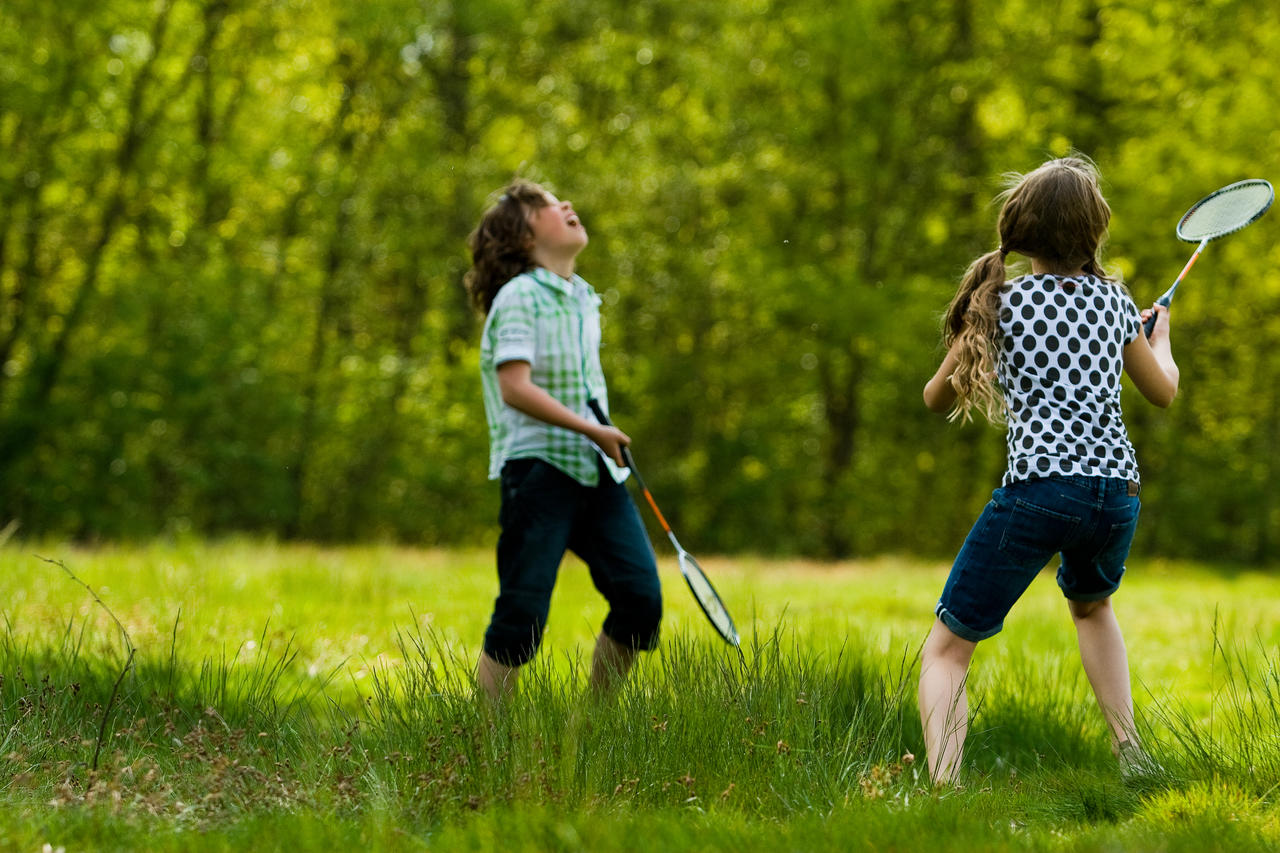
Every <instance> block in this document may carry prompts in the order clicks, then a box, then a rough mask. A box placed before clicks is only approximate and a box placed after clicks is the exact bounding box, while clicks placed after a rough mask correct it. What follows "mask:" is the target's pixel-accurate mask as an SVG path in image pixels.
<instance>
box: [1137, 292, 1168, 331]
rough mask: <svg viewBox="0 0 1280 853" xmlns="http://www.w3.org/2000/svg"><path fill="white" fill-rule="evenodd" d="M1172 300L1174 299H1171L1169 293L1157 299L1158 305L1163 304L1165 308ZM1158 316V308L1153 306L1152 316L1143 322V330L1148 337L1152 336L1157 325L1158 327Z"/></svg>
mask: <svg viewBox="0 0 1280 853" xmlns="http://www.w3.org/2000/svg"><path fill="white" fill-rule="evenodd" d="M1171 301H1172V300H1171V299H1169V297H1168V295H1167V294H1166V295H1165V296H1161V297H1160V298H1159V299H1157V300H1156V305H1161V306H1163V307H1165V308H1168V307H1169V303H1170V302H1171ZM1157 316H1158V315H1157V314H1156V310H1155V308H1152V309H1151V316H1150V317H1148V318H1147V322H1145V323H1143V324H1142V331H1143V332H1145V333H1146V335H1147V337H1148V338H1149V337H1151V332H1152V331H1153V330H1154V329H1155V327H1156V317H1157Z"/></svg>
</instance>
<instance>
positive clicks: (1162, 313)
mask: <svg viewBox="0 0 1280 853" xmlns="http://www.w3.org/2000/svg"><path fill="white" fill-rule="evenodd" d="M1141 316H1142V327H1143V329H1144V330H1147V341H1148V342H1149V343H1150V344H1151V345H1152V346H1153V347H1154V346H1155V345H1156V344H1157V343H1159V342H1160V341H1167V340H1168V339H1169V307H1168V306H1167V305H1161V304H1160V303H1158V302H1157V303H1156V304H1155V305H1153V306H1151V307H1150V308H1146V309H1143V311H1142V315H1141ZM1152 318H1155V319H1152Z"/></svg>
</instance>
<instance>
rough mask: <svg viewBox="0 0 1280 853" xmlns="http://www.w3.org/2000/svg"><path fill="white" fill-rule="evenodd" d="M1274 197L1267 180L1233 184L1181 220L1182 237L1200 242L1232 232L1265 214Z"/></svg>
mask: <svg viewBox="0 0 1280 853" xmlns="http://www.w3.org/2000/svg"><path fill="white" fill-rule="evenodd" d="M1274 197H1275V194H1274V191H1273V190H1272V188H1271V185H1270V184H1268V183H1266V182H1265V181H1259V182H1257V183H1254V182H1249V183H1246V184H1242V185H1240V186H1237V187H1229V188H1227V189H1225V190H1223V191H1221V192H1219V193H1217V194H1215V195H1213V196H1210V197H1209V198H1207V199H1205V201H1204V202H1203V203H1202V204H1200V205H1198V206H1196V207H1195V208H1193V209H1191V210H1189V211H1188V212H1187V215H1186V216H1184V217H1183V218H1182V222H1180V223H1178V236H1179V237H1181V238H1182V239H1183V240H1191V241H1196V240H1204V239H1206V238H1210V239H1211V238H1214V237H1221V236H1223V235H1225V234H1230V233H1231V232H1232V231H1237V230H1239V229H1241V228H1243V227H1244V226H1246V225H1248V224H1249V223H1250V222H1252V221H1253V220H1255V219H1257V218H1258V217H1259V216H1261V215H1262V214H1263V212H1265V211H1266V209H1267V208H1268V207H1270V206H1271V201H1272V199H1273V198H1274Z"/></svg>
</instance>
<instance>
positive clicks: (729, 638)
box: [587, 400, 742, 648]
mask: <svg viewBox="0 0 1280 853" xmlns="http://www.w3.org/2000/svg"><path fill="white" fill-rule="evenodd" d="M587 405H588V406H590V408H591V411H592V412H593V413H594V414H595V416H596V420H598V421H600V423H601V424H603V425H605V426H613V423H612V422H611V421H610V420H609V416H608V415H606V414H605V413H604V409H603V408H602V407H601V406H600V402H599V401H598V400H588V401H587ZM622 460H623V461H624V462H626V463H627V468H629V469H630V471H631V474H632V476H634V477H635V478H636V485H637V486H639V487H640V493H641V494H643V495H644V499H645V501H646V502H647V503H648V504H649V509H651V510H653V515H654V517H655V518H657V519H658V524H660V525H662V530H663V532H664V533H666V534H667V539H669V540H671V546H672V547H673V548H675V551H676V561H677V562H678V563H679V565H680V575H681V577H683V578H684V582H685V583H686V584H687V585H688V586H689V592H691V593H693V600H694V601H696V602H698V607H699V608H701V609H702V615H703V616H706V617H707V621H708V622H710V623H711V626H712V627H713V628H715V629H716V633H718V634H719V635H720V637H721V638H722V639H723V640H724V641H725V642H726V643H728V644H729V645H731V646H733V647H734V648H738V647H739V645H740V643H741V642H742V640H741V637H740V636H739V635H738V629H737V627H735V625H734V624H733V617H732V616H730V615H729V609H728V608H727V607H725V606H724V601H723V600H721V598H720V593H718V592H716V588H715V585H714V584H712V583H711V579H710V578H708V577H707V573H706V572H704V571H703V570H702V567H701V566H700V565H698V561H697V560H696V559H694V557H693V555H692V554H690V553H689V552H688V551H686V550H685V549H684V546H682V545H681V544H680V540H679V539H677V538H676V534H675V532H674V531H673V530H672V529H671V525H670V524H668V523H667V518H666V516H664V515H663V514H662V510H661V509H659V508H658V502H657V501H656V500H654V499H653V493H652V492H650V491H649V487H648V486H646V485H645V483H644V478H643V477H641V476H640V469H639V468H637V467H636V461H635V458H634V457H632V455H631V448H629V447H623V448H622ZM700 584H701V585H703V586H704V587H705V595H706V596H707V597H709V598H710V602H708V601H704V600H703V596H704V592H703V591H701V590H699V588H698V587H699V585H700ZM713 610H717V611H719V613H721V614H723V615H724V623H725V624H723V625H722V624H721V623H720V621H719V620H718V619H717V618H716V616H715V614H713V613H712V611H713Z"/></svg>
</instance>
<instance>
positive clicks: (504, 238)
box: [462, 178, 547, 315]
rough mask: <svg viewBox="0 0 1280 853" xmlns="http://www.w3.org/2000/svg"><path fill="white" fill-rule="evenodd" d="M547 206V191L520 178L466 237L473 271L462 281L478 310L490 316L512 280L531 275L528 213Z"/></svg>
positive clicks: (531, 243) (531, 259)
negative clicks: (527, 273) (494, 304)
mask: <svg viewBox="0 0 1280 853" xmlns="http://www.w3.org/2000/svg"><path fill="white" fill-rule="evenodd" d="M546 206H547V196H546V190H544V189H543V188H542V187H541V186H539V185H538V184H535V183H534V182H533V181H526V180H523V179H520V178H517V179H516V180H514V181H512V182H511V183H510V184H508V185H507V187H506V189H504V190H503V191H502V195H500V196H499V197H498V201H497V203H495V204H494V205H493V206H492V207H490V208H489V209H488V210H486V211H485V212H484V215H483V216H482V217H480V224H479V225H477V226H476V230H474V231H472V232H471V235H470V236H469V237H467V248H468V249H470V250H471V269H469V270H467V273H466V275H465V276H464V277H463V279H462V283H463V285H465V286H466V288H467V296H468V297H469V298H470V299H471V304H472V305H474V306H475V308H476V310H477V311H479V312H480V313H482V314H485V315H487V314H488V313H489V309H490V308H492V307H493V297H495V296H497V294H498V291H499V290H500V289H501V288H502V286H503V285H504V284H506V283H507V282H509V281H511V279H513V278H515V277H516V276H518V275H520V274H521V273H524V272H528V271H529V270H531V269H533V267H534V266H535V264H534V262H533V255H532V251H533V229H531V228H530V227H529V219H528V216H529V212H530V211H532V210H536V209H538V208H540V207H546Z"/></svg>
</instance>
